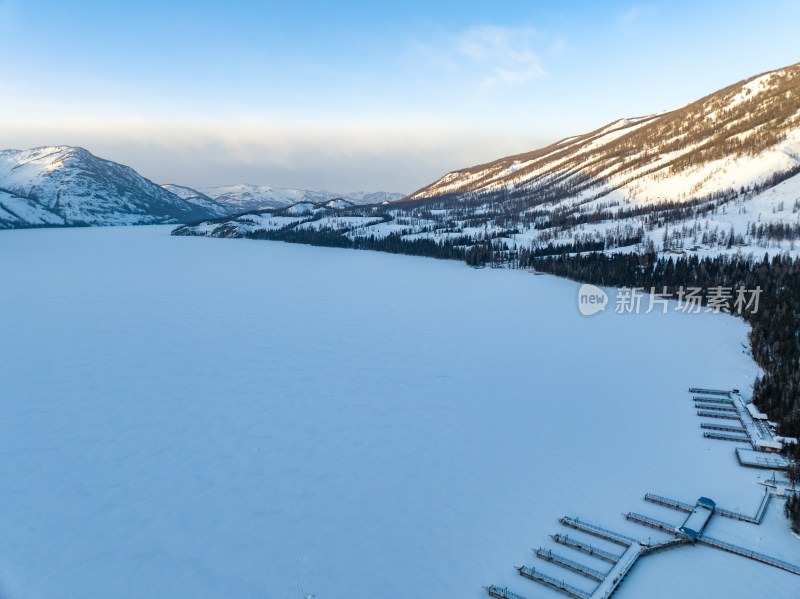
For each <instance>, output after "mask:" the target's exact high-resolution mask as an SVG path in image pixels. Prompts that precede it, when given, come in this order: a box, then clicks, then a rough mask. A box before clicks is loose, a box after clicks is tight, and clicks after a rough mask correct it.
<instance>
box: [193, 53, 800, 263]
mask: <svg viewBox="0 0 800 599" xmlns="http://www.w3.org/2000/svg"><path fill="white" fill-rule="evenodd" d="M798 173H800V64H795V65H792V66H790V67H786V68H783V69H778V70H776V71H772V72H769V73H765V74H762V75H759V76H756V77H752V78H750V79H748V80H746V81H742V82H739V83H736V84H734V85H731V86H728V87H726V88H724V89H722V90H720V91H718V92H716V93H713V94H711V95H709V96H706V97H704V98H702V99H700V100H697V101H695V102H692V103H690V104H687V105H685V106H683V107H681V108H678V109H676V110H671V111H667V112H662V113H658V114H652V115H648V116H644V117H637V118H626V119H620V120H618V121H616V122H613V123H611V124H609V125H607V126H605V127H601V128H600V129H597V130H595V131H592V132H590V133H586V134H583V135H577V136H574V137H570V138H566V139H564V140H561V141H559V142H557V143H555V144H552V145H550V146H548V147H545V148H542V149H540V150H535V151H532V152H528V153H525V154H519V155H516V156H509V157H506V158H502V159H500V160H496V161H494V162H490V163H488V164H483V165H478V166H474V167H470V168H465V169H459V170H457V171H453V172H451V173H448V174H447V175H445V176H444V177H442V178H441V179H439V180H438V181H435V182H433V183H431V184H430V185H427V186H425V187H423V188H422V189H420V190H418V191H416V192H414V193H413V194H411V195H410V196H408V198H405V199H404V200H402V201H400V202H395V203H393V204H391V205H388V206H383V207H380V208H375V209H370V210H369V211H363V210H359V209H357V208H354V209H349V210H346V211H345V212H344V213H343V214H342V218H343V219H350V221H349V222H350V223H351V224H350V225H348V227H347V230H346V231H343V227H342V225H341V223H336V222H332V221H331V220H330V219H331V217H330V216H329V215H326V216H325V221H324V222H323V223H319V224H318V225H316V228H317V229H318V230H319V231H320V232H327V234H328V235H329V236H331V237H336V236H337V235H338V236H340V237H346V238H347V240H349V241H347V240H342V241H340V242H336V241H334V240H327V241H326V242H325V243H326V244H329V245H339V244H341V245H348V244H350V245H353V244H355V246H358V247H360V246H359V244H358V243H356V242H355V240H357V239H359V238H362V239H363V238H371V237H375V238H380V237H387V236H389V235H394V236H398V239H397V240H396V241H398V242H407V243H408V244H413V243H417V244H418V242H419V239H420V238H426V239H430V240H432V241H434V242H436V243H437V244H438V245H440V246H448V247H449V249H446V250H443V251H442V253H441V255H442V256H455V255H459V254H461V255H463V254H465V253H466V252H468V251H469V250H470V249H471V248H475V247H476V246H479V245H481V246H487V247H486V249H487V250H488V251H487V252H485V253H486V254H491V255H493V256H498V255H500V256H504V257H505V259H513V257H514V254H515V253H516V252H518V251H522V250H527V251H530V252H534V253H536V254H537V255H545V254H558V253H564V252H574V251H584V250H605V251H640V250H649V251H650V250H653V249H656V250H659V251H678V252H685V251H699V252H704V251H705V252H709V251H710V252H718V251H737V250H738V249H740V248H742V247H748V246H749V247H751V248H752V249H753V250H758V251H761V250H762V249H765V248H766V249H770V250H771V251H790V250H794V242H795V240H797V239H800V177H798ZM356 216H361V217H363V218H364V219H365V220H363V221H362V223H361V224H360V225H359V226H355V225H353V224H352V222H353V221H352V219H353V218H354V217H356ZM367 217H369V218H367ZM370 218H371V219H372V221H370ZM376 218H378V219H380V221H381V222H380V223H375V222H373V221H374V220H375V219H376ZM300 224H302V226H303V228H308V227H310V226H311V225H310V224H305V223H301V222H300V221H298V225H300ZM200 230H202V231H203V234H219V233H221V231H217V232H215V231H214V230H213V229H209V228H208V227H204V228H202V229H198V231H200ZM237 231H238V233H237ZM257 231H258V228H257V227H255V228H254V225H253V224H252V223H245V224H244V225H243V226H241V227H230V226H229V227H227V230H226V233H225V234H226V235H231V234H234V235H235V234H250V235H252V234H255V233H256V232H257ZM182 232H183V233H187V232H189V231H187V230H186V229H183V230H182ZM314 242H317V243H320V242H321V241H320V236H319V235H317V236H316V237H315V240H314ZM390 245H392V247H394V246H395V245H397V244H395V243H394V242H393V243H392V244H390ZM397 247H398V248H400V247H402V245H397ZM376 249H379V248H377V247H376ZM392 251H402V250H398V249H394V250H392ZM415 251H416V250H415ZM428 253H430V254H437V251H436V250H435V249H432V250H431V251H430V252H428ZM437 255H439V254H437Z"/></svg>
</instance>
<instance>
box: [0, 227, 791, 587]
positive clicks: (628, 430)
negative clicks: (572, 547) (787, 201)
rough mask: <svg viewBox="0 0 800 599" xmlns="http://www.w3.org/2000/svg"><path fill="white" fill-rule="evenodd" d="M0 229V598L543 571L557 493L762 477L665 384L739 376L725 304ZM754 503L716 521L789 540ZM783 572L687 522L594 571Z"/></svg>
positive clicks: (434, 264) (767, 541)
mask: <svg viewBox="0 0 800 599" xmlns="http://www.w3.org/2000/svg"><path fill="white" fill-rule="evenodd" d="M0 253H1V254H2V256H3V261H2V263H1V265H0V279H1V280H2V281H3V293H2V294H0V310H1V311H2V314H3V315H4V318H3V319H2V320H0V398H2V399H0V455H2V456H3V459H1V460H0V498H2V509H0V596H2V597H3V598H4V599H5V598H10V599H15V598H18V597H20V598H23V597H24V598H27V597H32V598H36V597H47V598H59V597H64V598H67V597H69V598H72V597H115V598H117V597H118V598H124V597H136V598H140V597H144V596H152V597H214V598H217V597H237V598H248V597H254V598H255V597H258V598H263V597H275V598H293V599H294V598H297V599H299V598H304V597H306V596H308V595H314V596H315V597H316V598H317V599H326V598H335V597H347V596H350V597H399V598H400V597H401V598H406V597H423V596H425V597H474V598H476V599H477V598H478V597H482V596H484V595H483V591H482V589H481V587H482V585H486V584H491V583H495V584H500V585H508V586H509V587H510V588H512V589H513V590H516V591H517V592H520V593H521V594H522V595H525V596H527V597H530V598H533V597H548V596H550V597H553V598H556V597H559V595H557V594H555V593H553V592H551V591H548V590H545V589H542V588H539V587H537V586H536V585H534V583H532V582H526V581H524V580H522V579H521V578H520V577H519V576H518V575H517V574H516V573H515V571H514V570H513V566H516V565H520V564H522V563H530V562H532V561H533V560H534V558H533V557H532V554H531V553H530V548H531V547H534V548H535V547H538V546H539V545H545V544H547V543H548V541H549V537H548V535H549V534H550V533H553V532H558V531H559V525H558V523H557V522H556V518H557V517H559V516H562V515H571V516H579V517H581V518H583V519H586V520H589V521H591V522H594V523H597V524H600V525H603V526H607V527H609V528H612V529H613V530H618V531H620V532H623V533H625V534H631V535H634V536H638V537H640V538H645V539H646V538H647V536H649V533H648V531H647V530H646V529H642V528H640V527H637V526H635V525H634V524H630V523H628V522H626V521H625V520H624V519H623V518H622V517H621V516H620V512H623V511H627V510H638V511H642V512H645V513H652V514H655V515H657V516H663V518H664V519H667V520H668V519H669V515H670V513H669V512H668V511H667V512H666V513H664V514H661V513H659V512H658V511H657V510H658V509H660V508H657V506H651V505H650V504H645V503H644V502H643V501H642V496H643V495H644V493H645V492H647V491H650V492H654V493H660V494H664V495H667V496H670V497H675V498H678V499H682V500H685V501H694V500H695V499H696V498H698V497H700V496H701V495H705V496H708V497H711V498H713V499H715V500H716V501H717V502H718V503H719V504H720V505H723V506H725V507H727V508H730V509H737V508H740V509H742V510H743V511H754V510H755V507H756V506H757V504H758V500H759V498H760V495H761V487H760V486H758V485H756V484H754V481H755V479H756V477H757V475H758V473H756V472H754V471H752V470H747V469H744V468H740V467H738V466H737V464H736V460H735V457H734V455H733V447H734V444H732V443H725V442H719V441H712V440H707V439H703V437H702V435H701V433H700V430H699V426H698V420H697V418H696V417H695V415H694V406H693V404H692V402H691V401H690V396H689V395H688V394H687V393H686V389H687V387H689V386H690V385H702V386H709V387H723V388H731V387H738V388H740V389H743V390H746V389H748V388H749V386H750V383H751V382H752V379H753V377H754V375H755V373H756V368H755V365H754V364H753V362H752V361H751V360H750V358H749V357H748V355H747V353H746V351H744V349H743V345H742V344H743V343H744V342H745V340H746V327H745V325H744V324H743V323H742V322H740V321H738V320H735V319H734V318H731V317H728V316H724V315H700V316H697V315H681V314H675V313H671V314H669V315H667V316H663V315H660V314H656V313H654V314H651V315H647V316H645V315H628V316H617V315H614V314H610V313H609V314H606V313H603V314H599V315H597V316H595V317H592V318H585V317H583V316H581V315H580V314H579V313H578V311H577V309H576V304H575V296H576V291H577V285H575V284H573V283H570V282H567V281H563V280H558V279H554V278H550V277H545V276H539V277H534V276H532V275H530V274H528V273H525V272H521V271H505V270H503V271H498V270H491V269H485V270H480V271H474V270H471V269H468V268H465V267H464V265H463V264H460V263H455V262H440V261H434V260H427V259H415V258H410V257H404V256H393V255H386V254H378V253H369V252H356V251H347V250H332V249H321V248H313V247H309V246H294V245H285V244H280V243H270V242H250V241H244V240H241V241H232V240H227V239H226V240H217V239H208V238H192V237H185V238H184V237H170V236H169V228H168V227H167V228H165V227H143V228H134V229H130V228H125V229H73V230H37V231H9V232H4V233H3V234H2V235H0ZM673 519H674V513H673ZM719 520H721V519H719ZM766 520H767V521H766V522H765V524H763V525H762V526H761V527H754V526H750V525H742V524H739V523H736V522H715V523H714V526H715V527H716V526H718V527H719V528H718V529H717V528H715V529H714V530H713V531H710V532H711V533H712V534H713V536H715V537H718V538H721V539H725V540H729V541H733V542H737V543H738V544H743V545H747V546H750V547H752V548H753V549H756V550H759V551H763V552H765V553H769V554H771V555H775V556H778V557H783V558H784V559H790V560H791V559H792V558H793V557H794V556H796V555H797V554H798V553H800V541H798V540H797V539H796V538H794V537H792V536H791V534H790V533H789V532H788V530H787V527H786V522H785V520H784V519H783V516H782V515H781V513H780V503H778V502H775V503H773V505H772V506H771V507H770V511H769V512H768V514H767V518H766ZM655 534H658V533H654V534H653V535H652V536H654V537H655ZM795 561H796V558H795ZM538 565H539V564H537V566H538ZM544 566H545V565H543V566H542V567H543V569H544ZM556 571H558V570H556ZM798 594H800V577H796V576H793V575H791V574H788V573H786V572H782V571H778V570H775V569H772V568H770V567H768V566H764V565H761V564H758V563H756V562H750V561H749V560H746V559H743V558H739V557H736V556H733V555H729V554H724V553H723V552H720V551H715V550H713V549H708V548H701V547H695V548H681V549H676V550H673V551H670V552H666V553H664V554H657V555H654V556H652V557H648V558H647V559H646V560H644V561H643V562H642V563H641V564H638V565H637V566H636V567H635V568H634V570H633V571H632V573H631V574H630V576H629V578H628V579H627V580H626V581H625V583H624V584H623V586H622V587H621V588H620V591H619V592H618V594H617V595H616V596H617V597H619V598H620V599H625V598H628V599H633V598H638V597H645V596H646V597H648V598H651V599H667V598H671V597H678V596H680V597H687V598H688V597H697V598H700V597H703V598H707V597H720V598H722V597H734V596H737V597H743V596H747V597H761V596H764V597H790V596H797V595H798Z"/></svg>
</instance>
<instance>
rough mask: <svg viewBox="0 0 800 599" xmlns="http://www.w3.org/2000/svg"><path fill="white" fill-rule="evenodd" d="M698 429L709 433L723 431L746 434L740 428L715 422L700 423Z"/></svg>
mask: <svg viewBox="0 0 800 599" xmlns="http://www.w3.org/2000/svg"><path fill="white" fill-rule="evenodd" d="M700 428H704V429H708V430H710V431H725V432H729V433H745V434H746V431H745V430H744V428H742V427H741V426H729V425H727V424H717V423H716V422H701V423H700Z"/></svg>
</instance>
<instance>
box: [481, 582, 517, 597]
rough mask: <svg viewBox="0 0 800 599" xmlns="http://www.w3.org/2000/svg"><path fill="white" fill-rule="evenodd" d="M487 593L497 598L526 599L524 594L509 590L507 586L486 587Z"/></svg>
mask: <svg viewBox="0 0 800 599" xmlns="http://www.w3.org/2000/svg"><path fill="white" fill-rule="evenodd" d="M484 589H486V594H487V595H489V597H495V599H525V597H523V596H522V595H517V594H516V593H512V592H511V591H509V590H508V588H507V587H502V588H501V587H498V586H495V585H492V586H488V587H484Z"/></svg>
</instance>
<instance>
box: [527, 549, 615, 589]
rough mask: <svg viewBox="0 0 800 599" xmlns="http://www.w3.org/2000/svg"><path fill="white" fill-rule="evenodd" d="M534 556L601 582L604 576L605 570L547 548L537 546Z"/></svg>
mask: <svg viewBox="0 0 800 599" xmlns="http://www.w3.org/2000/svg"><path fill="white" fill-rule="evenodd" d="M535 553H536V557H538V558H539V559H543V560H545V561H546V562H552V563H554V564H556V565H557V566H561V567H562V568H566V569H567V570H571V571H573V572H575V573H576V574H580V575H581V576H585V577H586V578H591V579H592V580H594V581H595V582H601V581H602V580H603V579H604V578H605V577H606V574H607V572H601V571H600V570H595V569H594V568H590V567H589V566H584V565H583V564H581V563H578V562H575V561H572V560H571V559H567V558H566V557H564V556H563V555H559V554H558V553H553V552H552V551H550V550H549V549H543V548H541V547H540V548H539V549H537V550H536V552H535Z"/></svg>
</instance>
